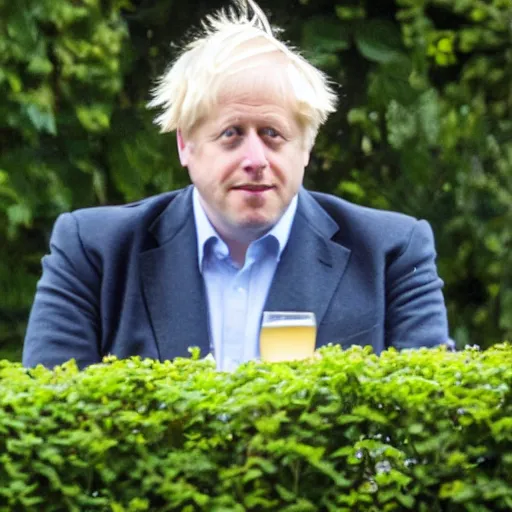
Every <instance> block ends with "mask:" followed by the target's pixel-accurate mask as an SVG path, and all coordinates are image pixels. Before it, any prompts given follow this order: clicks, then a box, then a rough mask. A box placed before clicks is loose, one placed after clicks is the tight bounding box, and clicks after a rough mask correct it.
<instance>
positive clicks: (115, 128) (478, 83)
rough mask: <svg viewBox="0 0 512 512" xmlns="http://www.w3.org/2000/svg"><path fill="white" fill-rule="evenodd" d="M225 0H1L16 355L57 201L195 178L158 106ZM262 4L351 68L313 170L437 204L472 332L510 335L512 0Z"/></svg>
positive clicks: (3, 137)
mask: <svg viewBox="0 0 512 512" xmlns="http://www.w3.org/2000/svg"><path fill="white" fill-rule="evenodd" d="M221 5H222V3H221V2H219V1H215V2H211V1H209V2H206V1H198V0H195V1H191V2H189V3H187V4H183V3H180V4H178V3H175V2H173V1H172V0H132V1H130V0H75V1H73V2H70V1H69V0H19V1H18V2H10V3H8V2H6V1H5V0H3V1H1V2H0V90H1V92H2V95H1V97H0V113H1V116H0V238H1V239H2V241H3V243H2V244H1V245H0V285H1V288H0V289H1V290H2V299H1V300H0V358H1V357H3V356H5V357H10V358H17V357H19V353H20V350H21V343H22V339H23V333H24V327H25V322H26V319H27V315H28V310H29V307H30V304H31V301H32V298H33V293H34V289H35V283H36V281H37V278H38V277H39V275H40V258H41V256H42V255H43V254H44V253H45V252H46V251H47V244H48V238H49V233H50V230H51V225H52V223H53V221H54V220H55V217H56V216H57V214H58V213H60V212H62V211H67V210H70V209H74V208H79V207H84V206H90V205H95V204H105V203H120V202H126V201H133V200H136V199H139V198H141V197H144V196H147V195H151V194H154V193H158V192H161V191H164V190H169V189H172V188H176V187H179V186H182V185H184V184H185V183H187V182H188V180H187V176H186V173H185V172H184V171H183V170H182V169H181V168H180V166H179V163H178V160H177V157H176V150H175V141H174V138H173V136H172V135H169V134H167V135H160V134H158V131H157V129H156V128H155V126H154V125H153V124H152V117H153V115H154V113H152V112H149V111H148V110H147V109H146V106H145V105H146V103H147V101H148V99H149V90H150V88H151V87H152V85H153V83H154V79H155V78H156V77H157V76H158V75H160V74H161V73H162V72H163V71H164V70H165V68H166V67H167V66H168V64H169V63H170V61H171V60H172V58H173V56H174V55H175V52H176V48H177V47H179V45H181V44H183V42H185V41H186V40H187V38H188V37H189V36H190V32H188V27H191V26H193V25H195V26H197V24H198V22H199V20H200V19H201V18H202V16H203V15H204V14H206V13H207V12H210V11H211V10H213V9H215V8H217V7H219V6H221ZM261 5H262V7H263V8H264V9H267V8H268V9H269V10H270V11H271V13H272V16H271V21H272V22H273V23H275V24H277V25H279V26H282V27H284V28H285V29H286V30H285V32H284V34H283V37H284V38H285V39H286V40H290V41H291V42H292V43H293V44H295V45H297V46H299V47H300V48H302V49H303V53H304V54H305V55H306V56H307V57H308V58H309V59H310V60H311V61H312V62H313V63H315V64H316V65H318V66H320V67H321V68H322V69H324V70H325V71H326V72H327V73H328V74H329V75H330V77H331V78H332V80H333V81H334V82H335V83H336V84H339V93H340V105H339V109H338V112H337V113H336V115H334V116H333V117H332V118H331V119H330V121H329V122H328V124H327V126H326V127H325V129H324V130H323V131H322V133H321V134H320V136H319V138H318V141H317V145H316V148H315V151H314V155H313V157H312V160H311V164H310V166H309V170H308V172H307V177H306V184H307V185H308V186H309V187H311V188H315V189H319V190H324V191H329V192H333V193H336V194H339V195H340V196H343V197H345V198H347V199H348V200H351V201H354V202H358V203H361V204H367V205H369V206H373V207H378V208H386V209H394V210H398V211H403V212H405V213H409V214H412V215H415V216H418V217H422V218H426V219H427V220H429V221H430V222H431V223H432V224H433V226H434V230H435V232H436V237H437V247H438V253H439V267H440V273H441V275H442V277H443V278H444V279H445V282H446V288H445V294H446V298H447V303H448V309H449V316H450V324H451V327H452V333H453V336H454V337H455V338H456V340H457V342H458V344H459V345H464V344H466V343H478V344H481V345H483V346H486V345H489V344H491V343H493V342H495V341H498V340H500V339H502V338H503V337H510V336H511V334H512V271H511V270H510V269H511V268H512V265H511V263H512V262H511V259H512V256H511V251H510V243H511V237H512V233H511V225H512V212H511V209H512V197H511V196H512V187H511V185H512V183H511V180H512V44H511V43H512V30H511V26H512V0H487V1H485V2H484V1H482V0H378V1H377V0H351V1H343V2H342V1H339V2H335V1H332V0H319V1H316V2H312V1H308V0H301V1H298V0H275V2H273V3H272V4H271V3H269V2H268V1H263V0H261ZM171 43H172V44H171ZM2 350H4V352H1V351H2Z"/></svg>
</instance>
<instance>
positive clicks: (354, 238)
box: [311, 192, 431, 250]
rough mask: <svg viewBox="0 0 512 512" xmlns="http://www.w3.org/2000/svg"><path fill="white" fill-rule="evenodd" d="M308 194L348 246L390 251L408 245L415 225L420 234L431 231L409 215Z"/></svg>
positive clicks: (316, 194)
mask: <svg viewBox="0 0 512 512" xmlns="http://www.w3.org/2000/svg"><path fill="white" fill-rule="evenodd" d="M311 195H312V196H313V198H314V199H315V200H316V202H317V203H318V204H319V205H320V206H321V208H322V209H323V210H324V211H325V212H326V213H327V214H329V216H330V217H331V218H332V219H333V220H334V221H335V222H336V224H338V226H339V233H338V240H339V241H340V243H342V244H344V245H347V246H353V245H356V244H361V243H364V245H365V246H373V247H374V248H375V247H376V246H378V247H380V248H387V249H388V250H393V249H396V248H397V247H403V246H404V245H407V244H408V241H409V239H410V237H411V235H412V233H413V231H414V230H415V228H416V227H418V226H419V227H420V230H421V231H427V232H431V228H430V225H429V224H428V222H426V221H420V220H419V219H417V218H415V217H412V216H410V215H406V214H403V213H398V212H394V211H387V210H379V209H377V208H370V207H367V206H361V205H357V204H354V203H351V202H349V201H346V200H345V199H341V198H339V197H336V196H333V195H331V194H325V193H321V192H311Z"/></svg>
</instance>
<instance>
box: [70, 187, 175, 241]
mask: <svg viewBox="0 0 512 512" xmlns="http://www.w3.org/2000/svg"><path fill="white" fill-rule="evenodd" d="M181 192H182V189H180V190H175V191H172V192H165V193H163V194H159V195H156V196H152V197H148V198H145V199H142V200H140V201H136V202H133V203H128V204H123V205H114V206H95V207H91V208H82V209H79V210H74V211H73V212H71V216H72V217H74V219H75V221H76V224H77V227H78V231H79V233H80V236H81V238H82V239H83V242H84V243H86V242H87V241H90V242H92V241H96V242H101V241H102V240H105V241H107V242H108V243H109V244H110V245H111V244H113V243H115V242H116V241H118V242H120V241H121V240H123V239H126V238H127V237H128V238H132V237H133V236H135V235H136V234H137V233H144V234H146V233H147V232H148V230H149V228H150V227H151V225H152V224H153V222H154V221H155V219H157V218H158V217H159V216H160V215H161V214H162V213H163V212H164V210H165V209H166V208H167V207H168V206H169V204H170V203H171V202H172V201H173V200H174V199H175V198H176V197H178V196H179V194H180V193H181Z"/></svg>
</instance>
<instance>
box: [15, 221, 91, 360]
mask: <svg viewBox="0 0 512 512" xmlns="http://www.w3.org/2000/svg"><path fill="white" fill-rule="evenodd" d="M42 266H43V273H42V277H41V279H40V280H39V282H38V284H37V290H36V295H35V299H34V303H33V305H32V310H31V313H30V317H29V321H28V327H27V332H26V336H25V343H24V346H23V365H24V366H27V367H32V366H36V365H38V364H42V365H44V366H47V367H50V368H51V367H53V366H55V365H58V364H62V363H63V362H65V361H68V360H69V359H72V358H74V359H75V360H76V362H77V364H78V366H79V367H81V368H82V367H84V366H87V365H89V364H92V363H95V362H99V361H100V360H101V356H100V350H99V340H100V313H99V300H100V285H101V274H100V271H99V269H98V268H95V266H94V265H93V264H92V261H91V260H90V259H89V257H88V255H87V253H86V250H85V248H84V246H83V244H82V240H81V239H80V233H79V229H78V222H77V220H76V218H75V216H74V215H73V214H71V213H66V214H63V215H61V216H60V217H59V218H58V219H57V221H56V223H55V226H54V228H53V232H52V236H51V239H50V253H49V254H48V255H46V256H45V257H44V258H43V260H42Z"/></svg>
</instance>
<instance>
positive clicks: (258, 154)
mask: <svg viewBox="0 0 512 512" xmlns="http://www.w3.org/2000/svg"><path fill="white" fill-rule="evenodd" d="M244 142H245V144H244V152H245V154H244V160H243V163H242V166H243V168H244V169H245V170H246V171H247V172H255V171H258V172H259V171H261V170H263V169H264V168H265V167H266V166H267V164H268V162H267V156H266V154H265V144H264V142H263V141H262V140H261V138H260V136H259V135H258V133H257V132H256V131H252V130H251V131H250V132H249V133H248V134H247V135H246V138H245V141H244Z"/></svg>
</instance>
